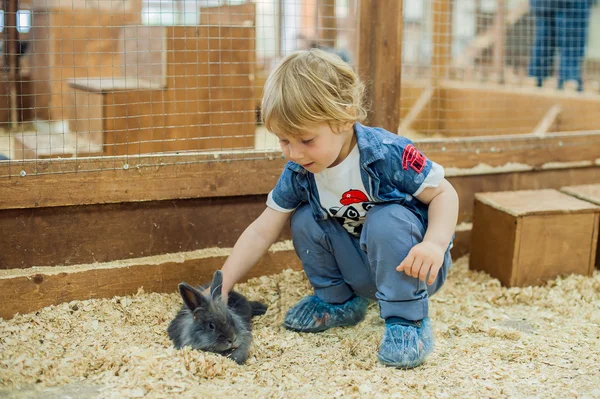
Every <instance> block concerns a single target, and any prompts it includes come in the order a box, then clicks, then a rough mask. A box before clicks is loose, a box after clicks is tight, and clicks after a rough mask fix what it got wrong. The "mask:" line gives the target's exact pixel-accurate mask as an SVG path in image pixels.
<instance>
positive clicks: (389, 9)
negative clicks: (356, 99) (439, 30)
mask: <svg viewBox="0 0 600 399" xmlns="http://www.w3.org/2000/svg"><path fill="white" fill-rule="evenodd" d="M358 19H359V22H358V54H357V56H358V62H357V65H358V72H359V74H360V76H361V79H362V80H363V82H365V84H366V85H367V93H366V99H365V100H366V102H367V104H368V105H369V108H370V110H369V114H368V117H367V123H368V124H370V125H371V126H379V127H383V128H384V129H387V130H389V131H391V132H395V131H397V129H398V125H399V124H400V85H401V76H402V2H401V1H398V0H362V1H361V2H360V8H359V18H358Z"/></svg>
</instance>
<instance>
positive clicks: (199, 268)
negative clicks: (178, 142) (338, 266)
mask: <svg viewBox="0 0 600 399" xmlns="http://www.w3.org/2000/svg"><path fill="white" fill-rule="evenodd" d="M470 232H471V230H470V229H462V230H460V231H457V232H456V237H455V239H454V247H453V248H452V257H453V258H454V259H456V258H458V257H460V256H463V255H465V254H466V253H468V251H469V246H470ZM229 252H230V248H212V249H208V250H203V251H194V252H180V253H172V254H169V255H164V256H152V257H145V258H137V259H130V260H126V261H118V262H109V263H95V264H89V265H76V266H67V267H45V268H37V269H35V270H32V269H28V270H6V271H0V317H1V318H3V319H5V320H6V319H10V318H12V317H14V316H15V314H17V313H21V314H23V313H29V312H34V311H36V310H39V309H41V308H43V307H45V306H50V305H58V304H60V303H64V302H70V301H72V300H84V299H92V298H112V297H114V296H124V295H133V294H135V293H136V292H138V289H140V288H143V290H144V292H167V293H171V292H176V290H177V284H179V283H180V282H182V281H185V282H188V283H190V284H194V285H199V284H202V283H204V282H206V281H209V280H210V278H211V277H212V274H213V273H214V271H215V270H217V269H219V268H221V266H222V265H223V263H224V262H225V260H226V258H227V256H228V254H229ZM285 269H293V270H302V265H301V263H300V261H299V259H298V257H297V256H296V253H295V252H294V250H293V247H292V246H291V243H290V242H289V241H288V242H279V243H277V244H275V245H274V246H273V247H272V248H271V250H270V251H269V252H267V254H266V255H265V256H264V257H263V258H262V259H261V260H260V261H259V262H258V264H256V265H255V266H254V267H253V268H252V269H251V271H250V272H249V273H248V274H247V275H246V276H245V277H244V279H243V281H246V280H248V279H250V278H252V277H259V276H265V275H271V274H276V273H280V272H281V271H283V270H285ZM65 287H68V289H65Z"/></svg>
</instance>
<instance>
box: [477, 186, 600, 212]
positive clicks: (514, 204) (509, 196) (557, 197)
mask: <svg viewBox="0 0 600 399" xmlns="http://www.w3.org/2000/svg"><path fill="white" fill-rule="evenodd" d="M475 199H476V200H477V201H478V202H482V203H484V204H486V205H488V206H491V207H493V208H495V209H500V210H501V211H502V212H504V213H507V214H509V215H512V216H514V217H515V218H517V217H520V216H530V215H546V214H554V215H558V214H563V213H565V214H576V213H577V214H579V213H585V214H589V213H598V212H600V207H598V206H596V205H594V204H591V203H589V202H587V201H582V200H580V199H577V198H574V197H572V196H570V195H567V194H564V193H561V192H560V191H558V190H554V189H538V190H517V191H503V192H495V193H485V192H484V193H477V194H475Z"/></svg>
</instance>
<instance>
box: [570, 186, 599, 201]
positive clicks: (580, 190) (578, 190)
mask: <svg viewBox="0 0 600 399" xmlns="http://www.w3.org/2000/svg"><path fill="white" fill-rule="evenodd" d="M560 191H562V192H563V193H567V194H569V195H572V196H574V197H577V198H580V199H582V200H584V201H588V202H591V203H593V204H596V205H600V184H584V185H581V186H567V187H563V188H561V189H560Z"/></svg>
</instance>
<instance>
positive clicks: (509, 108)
mask: <svg viewBox="0 0 600 399" xmlns="http://www.w3.org/2000/svg"><path fill="white" fill-rule="evenodd" d="M442 86H443V87H442V88H441V89H440V95H439V96H440V100H439V101H440V104H442V105H443V107H442V109H443V111H444V114H443V118H442V123H443V129H442V131H443V133H444V134H445V135H446V136H448V137H457V136H460V137H467V136H469V137H472V136H483V135H499V134H502V135H508V134H511V135H512V134H522V133H531V132H532V131H533V129H534V128H535V126H536V125H537V124H538V123H539V121H540V120H541V119H542V118H543V116H544V115H545V114H546V113H547V112H548V110H549V109H550V108H552V107H553V106H554V105H559V106H560V107H561V110H562V112H561V114H560V131H562V132H577V131H588V130H597V129H598V126H600V100H599V98H598V96H597V95H593V94H590V93H569V92H556V91H546V90H536V88H514V87H510V88H509V87H504V86H500V85H497V86H493V85H491V84H485V85H484V84H460V83H453V82H449V81H446V82H444V83H443V85H442ZM425 133H426V132H425Z"/></svg>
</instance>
